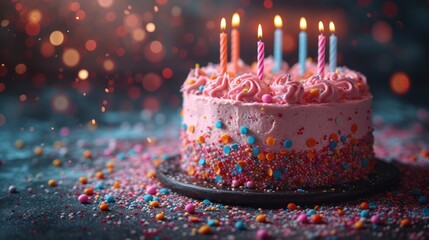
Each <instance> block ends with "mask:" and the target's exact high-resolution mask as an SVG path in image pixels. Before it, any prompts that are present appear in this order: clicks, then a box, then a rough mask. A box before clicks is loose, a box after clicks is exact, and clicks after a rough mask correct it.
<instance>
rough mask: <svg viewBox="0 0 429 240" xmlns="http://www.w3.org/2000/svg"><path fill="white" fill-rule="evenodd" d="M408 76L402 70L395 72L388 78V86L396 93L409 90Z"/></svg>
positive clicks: (401, 93) (403, 92) (400, 93)
mask: <svg viewBox="0 0 429 240" xmlns="http://www.w3.org/2000/svg"><path fill="white" fill-rule="evenodd" d="M410 85H411V84H410V77H409V76H408V75H407V74H406V73H404V72H396V73H394V74H393V75H392V77H391V78H390V88H391V89H392V91H393V92H394V93H396V94H399V95H403V94H405V93H407V92H408V91H409V90H410Z"/></svg>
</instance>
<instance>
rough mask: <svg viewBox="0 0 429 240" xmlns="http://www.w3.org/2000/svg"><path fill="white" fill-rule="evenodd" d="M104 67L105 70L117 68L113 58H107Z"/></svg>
mask: <svg viewBox="0 0 429 240" xmlns="http://www.w3.org/2000/svg"><path fill="white" fill-rule="evenodd" d="M103 68H104V70H106V71H108V72H111V71H113V69H115V63H114V62H113V61H112V60H111V59H106V60H104V62H103Z"/></svg>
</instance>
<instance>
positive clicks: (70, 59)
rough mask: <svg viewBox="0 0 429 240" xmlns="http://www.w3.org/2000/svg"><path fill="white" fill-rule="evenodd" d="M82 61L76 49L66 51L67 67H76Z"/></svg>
mask: <svg viewBox="0 0 429 240" xmlns="http://www.w3.org/2000/svg"><path fill="white" fill-rule="evenodd" d="M79 61H80V54H79V52H78V51H77V50H76V49H74V48H68V49H65V50H64V53H63V62H64V64H65V65H66V66H67V67H75V66H76V65H77V64H78V63H79Z"/></svg>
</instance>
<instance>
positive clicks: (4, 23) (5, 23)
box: [0, 19, 10, 27]
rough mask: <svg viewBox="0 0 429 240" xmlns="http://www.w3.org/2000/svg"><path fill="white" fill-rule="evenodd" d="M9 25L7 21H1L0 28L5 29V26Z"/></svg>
mask: <svg viewBox="0 0 429 240" xmlns="http://www.w3.org/2000/svg"><path fill="white" fill-rule="evenodd" d="M9 23H10V22H9V20H7V19H3V20H2V21H1V23H0V26H2V27H7V26H9Z"/></svg>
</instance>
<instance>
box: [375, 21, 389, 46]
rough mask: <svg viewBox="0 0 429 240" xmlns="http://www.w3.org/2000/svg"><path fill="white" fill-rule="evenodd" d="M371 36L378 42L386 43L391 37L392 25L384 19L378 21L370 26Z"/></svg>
mask: <svg viewBox="0 0 429 240" xmlns="http://www.w3.org/2000/svg"><path fill="white" fill-rule="evenodd" d="M372 37H373V38H374V40H375V41H377V42H379V43H387V42H389V41H390V39H392V27H391V26H390V25H389V24H388V23H387V22H384V21H378V22H376V23H375V24H374V26H373V27H372Z"/></svg>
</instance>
